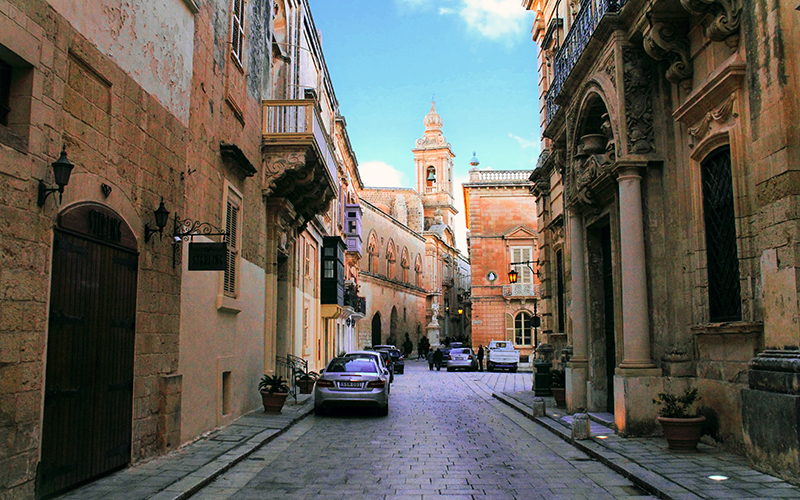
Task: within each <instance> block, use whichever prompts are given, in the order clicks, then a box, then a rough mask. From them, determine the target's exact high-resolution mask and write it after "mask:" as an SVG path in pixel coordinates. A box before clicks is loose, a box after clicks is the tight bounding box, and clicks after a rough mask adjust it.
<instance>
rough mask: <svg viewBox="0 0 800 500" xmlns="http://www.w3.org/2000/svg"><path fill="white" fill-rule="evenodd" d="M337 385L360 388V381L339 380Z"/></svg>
mask: <svg viewBox="0 0 800 500" xmlns="http://www.w3.org/2000/svg"><path fill="white" fill-rule="evenodd" d="M339 387H354V388H361V382H339Z"/></svg>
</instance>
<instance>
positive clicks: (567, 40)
mask: <svg viewBox="0 0 800 500" xmlns="http://www.w3.org/2000/svg"><path fill="white" fill-rule="evenodd" d="M623 5H625V0H583V1H582V2H581V10H580V11H579V12H578V15H577V16H576V17H575V20H574V21H573V23H572V26H570V28H569V31H568V32H567V36H566V37H564V45H562V46H561V48H560V49H559V51H558V52H557V53H556V55H555V57H554V58H553V81H552V82H551V83H550V88H548V89H547V93H546V94H545V116H546V118H547V123H550V122H551V121H552V119H553V117H554V116H555V115H556V113H557V112H558V105H557V104H556V102H555V101H556V98H557V97H558V94H560V93H561V89H562V88H563V87H564V83H565V82H566V81H567V78H568V77H569V74H570V72H572V68H574V67H575V64H576V63H577V62H578V59H580V57H581V55H582V54H583V51H584V49H585V48H586V46H587V45H588V44H589V40H590V39H591V38H592V35H593V34H594V30H595V29H596V28H597V25H598V24H600V20H601V19H602V18H603V16H605V15H606V13H608V12H617V11H619V10H620V9H621V8H622V6H623Z"/></svg>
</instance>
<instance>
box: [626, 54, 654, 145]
mask: <svg viewBox="0 0 800 500" xmlns="http://www.w3.org/2000/svg"><path fill="white" fill-rule="evenodd" d="M622 61H623V85H624V88H625V123H626V125H627V129H628V151H629V152H630V153H633V154H646V153H650V152H653V151H655V135H654V133H653V94H652V92H653V77H652V72H651V71H650V64H649V59H648V58H647V57H645V56H644V54H643V53H642V52H641V51H640V50H638V49H636V48H634V47H625V48H624V49H623V50H622Z"/></svg>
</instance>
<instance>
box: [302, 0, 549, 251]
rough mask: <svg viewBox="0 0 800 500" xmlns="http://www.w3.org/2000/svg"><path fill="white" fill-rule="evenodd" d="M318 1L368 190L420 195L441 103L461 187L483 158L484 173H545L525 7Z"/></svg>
mask: <svg viewBox="0 0 800 500" xmlns="http://www.w3.org/2000/svg"><path fill="white" fill-rule="evenodd" d="M309 3H310V5H311V12H312V15H313V16H314V23H315V24H316V27H317V29H319V30H320V31H321V32H322V39H323V44H322V45H323V53H324V54H325V60H326V63H327V65H328V71H329V72H330V75H331V79H332V81H333V86H334V90H335V92H336V97H337V98H338V100H339V110H340V112H341V113H342V115H344V117H345V119H346V120H347V130H348V133H349V135H350V140H351V142H352V145H353V149H354V150H355V153H356V157H357V158H358V162H359V168H360V173H361V176H362V178H363V179H364V182H365V184H366V185H368V186H402V187H414V175H415V173H414V162H413V158H414V156H413V153H412V152H411V149H412V148H413V147H414V142H415V141H416V140H417V139H418V138H419V137H422V135H423V132H424V130H425V127H424V125H423V122H422V120H423V118H424V117H425V115H426V114H427V113H428V111H429V110H430V106H431V98H432V97H433V96H435V100H436V110H437V112H438V113H439V114H440V115H441V116H442V121H443V123H444V125H443V127H442V131H443V133H444V135H445V137H446V138H447V140H448V142H450V144H451V145H452V148H453V152H454V153H455V154H456V158H455V160H454V165H455V171H454V179H456V180H457V181H459V183H458V184H459V185H460V181H464V180H466V179H467V176H468V174H467V172H468V171H469V168H470V165H469V161H470V158H472V152H473V151H475V152H477V156H478V158H479V159H480V161H481V168H488V167H491V168H494V169H498V170H514V169H530V168H533V167H534V166H535V162H536V159H537V158H538V156H539V150H540V149H539V135H540V134H539V125H538V121H539V120H538V98H537V96H538V93H539V92H538V88H537V83H538V78H537V75H536V46H535V44H534V43H533V42H532V41H531V39H530V29H531V22H532V17H531V16H532V14H531V13H529V12H526V11H525V10H524V9H523V8H522V7H521V4H522V2H521V0H309ZM457 190H458V192H457V193H454V194H455V195H456V196H457V198H458V200H460V188H457ZM457 204H458V209H459V211H463V205H462V202H461V201H458V202H457ZM460 225H461V226H463V222H460ZM455 229H456V230H457V232H459V233H462V232H463V231H461V230H460V229H461V228H455ZM461 239H462V240H463V236H462V238H461ZM459 247H460V248H461V249H462V250H464V251H465V250H466V249H465V246H464V245H463V244H461V245H459Z"/></svg>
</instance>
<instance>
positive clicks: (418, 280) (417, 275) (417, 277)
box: [414, 254, 422, 287]
mask: <svg viewBox="0 0 800 500" xmlns="http://www.w3.org/2000/svg"><path fill="white" fill-rule="evenodd" d="M414 284H415V285H416V286H419V287H421V286H422V257H421V256H420V255H419V254H417V260H416V261H415V262H414Z"/></svg>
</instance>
